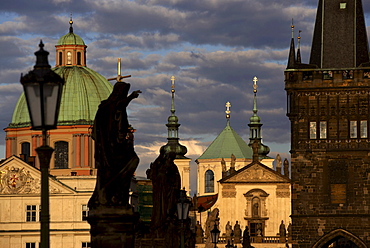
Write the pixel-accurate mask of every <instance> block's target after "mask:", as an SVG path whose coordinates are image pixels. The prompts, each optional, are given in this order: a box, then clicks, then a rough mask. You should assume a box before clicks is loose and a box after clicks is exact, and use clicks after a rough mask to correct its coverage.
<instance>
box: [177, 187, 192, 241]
mask: <svg viewBox="0 0 370 248" xmlns="http://www.w3.org/2000/svg"><path fill="white" fill-rule="evenodd" d="M190 205H191V201H190V200H189V199H188V198H187V197H186V191H185V190H180V199H179V201H178V202H177V217H178V218H179V220H180V221H181V241H180V243H181V248H184V247H185V238H184V231H185V230H184V221H185V220H187V219H188V216H189V209H190Z"/></svg>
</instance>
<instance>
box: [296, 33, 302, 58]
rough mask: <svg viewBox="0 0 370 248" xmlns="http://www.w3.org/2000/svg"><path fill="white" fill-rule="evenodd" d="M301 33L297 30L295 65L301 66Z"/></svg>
mask: <svg viewBox="0 0 370 248" xmlns="http://www.w3.org/2000/svg"><path fill="white" fill-rule="evenodd" d="M301 32H302V30H299V32H298V48H297V63H299V64H301V63H302V59H301Z"/></svg>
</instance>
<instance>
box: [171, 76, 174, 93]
mask: <svg viewBox="0 0 370 248" xmlns="http://www.w3.org/2000/svg"><path fill="white" fill-rule="evenodd" d="M171 82H172V85H171V88H172V92H175V76H172V77H171Z"/></svg>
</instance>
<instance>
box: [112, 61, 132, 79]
mask: <svg viewBox="0 0 370 248" xmlns="http://www.w3.org/2000/svg"><path fill="white" fill-rule="evenodd" d="M129 77H131V75H126V76H121V58H118V62H117V77H114V78H108V81H111V80H116V81H117V82H122V81H121V80H122V78H129Z"/></svg>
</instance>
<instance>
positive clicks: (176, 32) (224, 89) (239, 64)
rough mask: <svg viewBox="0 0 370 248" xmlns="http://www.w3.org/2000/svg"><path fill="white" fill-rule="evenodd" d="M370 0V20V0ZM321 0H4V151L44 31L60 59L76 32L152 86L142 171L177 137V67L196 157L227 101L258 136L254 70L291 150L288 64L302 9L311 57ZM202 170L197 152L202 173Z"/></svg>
mask: <svg viewBox="0 0 370 248" xmlns="http://www.w3.org/2000/svg"><path fill="white" fill-rule="evenodd" d="M368 2H369V1H365V2H364V9H365V14H366V17H367V24H368V25H370V16H369V14H370V3H368ZM316 7H317V1H316V0H258V1H255V0H253V1H252V0H227V1H226V0H94V1H88V0H78V1H77V0H33V1H29V0H12V1H2V2H1V4H0V49H1V50H0V51H1V52H0V54H1V56H0V113H1V114H0V127H1V133H0V158H3V157H4V156H5V155H4V154H5V151H4V143H5V132H4V131H2V129H3V128H5V127H7V126H8V124H9V123H10V122H11V117H12V112H13V110H14V107H15V104H16V102H17V100H18V97H19V95H20V94H21V92H22V88H21V85H20V83H19V78H20V74H21V73H27V72H28V71H29V70H31V69H32V66H33V65H34V63H35V56H34V54H33V53H34V52H35V51H36V50H38V43H39V41H40V39H42V40H43V42H44V43H45V47H46V50H48V51H49V52H50V56H49V61H50V64H51V65H52V66H54V65H55V47H54V46H55V44H56V43H57V41H58V39H59V38H60V37H61V36H62V35H64V34H66V33H68V28H69V24H68V22H69V18H70V13H72V14H73V21H74V25H73V27H74V33H76V34H78V35H79V36H81V37H82V38H83V39H84V41H85V43H86V44H87V45H88V49H87V65H88V67H90V68H92V69H94V70H95V71H97V72H99V73H100V74H102V75H103V76H105V77H112V76H114V75H116V74H117V72H116V68H117V66H116V63H117V58H119V57H120V58H121V59H122V74H124V75H125V74H131V75H132V77H131V78H129V79H127V80H126V82H129V83H131V89H132V90H136V89H140V90H142V91H143V93H142V95H141V96H140V97H139V98H138V99H136V100H135V101H134V103H133V104H131V105H130V113H129V117H130V122H131V124H132V125H133V126H134V127H135V128H136V129H137V132H136V136H135V139H136V141H135V142H136V151H137V153H138V155H139V157H140V158H141V164H140V166H139V168H138V174H139V175H144V174H145V170H146V168H147V167H148V165H149V163H150V162H151V161H153V160H154V159H155V158H156V156H157V155H158V151H159V147H160V146H162V145H164V144H165V143H166V142H167V140H166V137H167V127H166V126H165V124H166V122H167V117H168V116H169V115H170V104H171V94H170V89H171V80H170V78H171V76H172V75H174V76H175V77H176V103H175V105H176V115H177V116H178V117H179V122H180V123H181V126H180V131H179V135H180V138H181V140H180V142H181V143H182V144H183V145H186V146H187V148H188V154H187V156H188V157H190V158H192V159H193V161H194V160H195V159H197V158H198V157H199V156H200V155H201V154H202V152H203V151H204V150H205V148H206V147H207V146H208V145H209V144H210V143H211V142H212V141H213V139H215V138H216V136H217V135H218V134H219V133H220V132H221V131H222V130H223V128H224V127H225V124H226V120H225V113H224V111H225V103H226V102H227V101H230V102H231V105H232V107H231V126H232V127H233V129H234V130H235V131H236V132H237V133H238V134H239V135H240V136H242V137H243V138H244V140H246V141H247V140H248V138H249V136H248V135H249V127H248V122H249V118H250V116H251V115H252V107H253V88H252V84H253V81H252V80H253V77H254V76H257V77H258V79H259V81H258V85H259V87H258V115H259V116H260V117H261V119H262V123H263V127H262V129H263V142H264V144H266V145H268V146H269V147H270V148H271V153H270V156H273V157H275V156H276V154H277V153H280V155H281V156H282V158H283V159H284V158H285V157H288V156H289V148H290V144H289V142H290V124H289V121H288V119H287V117H286V115H285V111H286V110H285V102H286V101H285V99H286V96H285V91H284V77H283V72H284V69H285V68H286V64H287V56H288V48H289V44H290V38H291V28H290V25H291V22H292V19H294V25H295V27H296V28H295V30H296V36H297V34H298V30H301V31H302V33H301V37H302V40H301V44H302V60H303V61H302V62H308V60H309V49H310V45H311V39H312V31H313V27H314V20H315V15H316ZM195 172H196V168H195V166H194V162H193V163H192V173H195Z"/></svg>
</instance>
